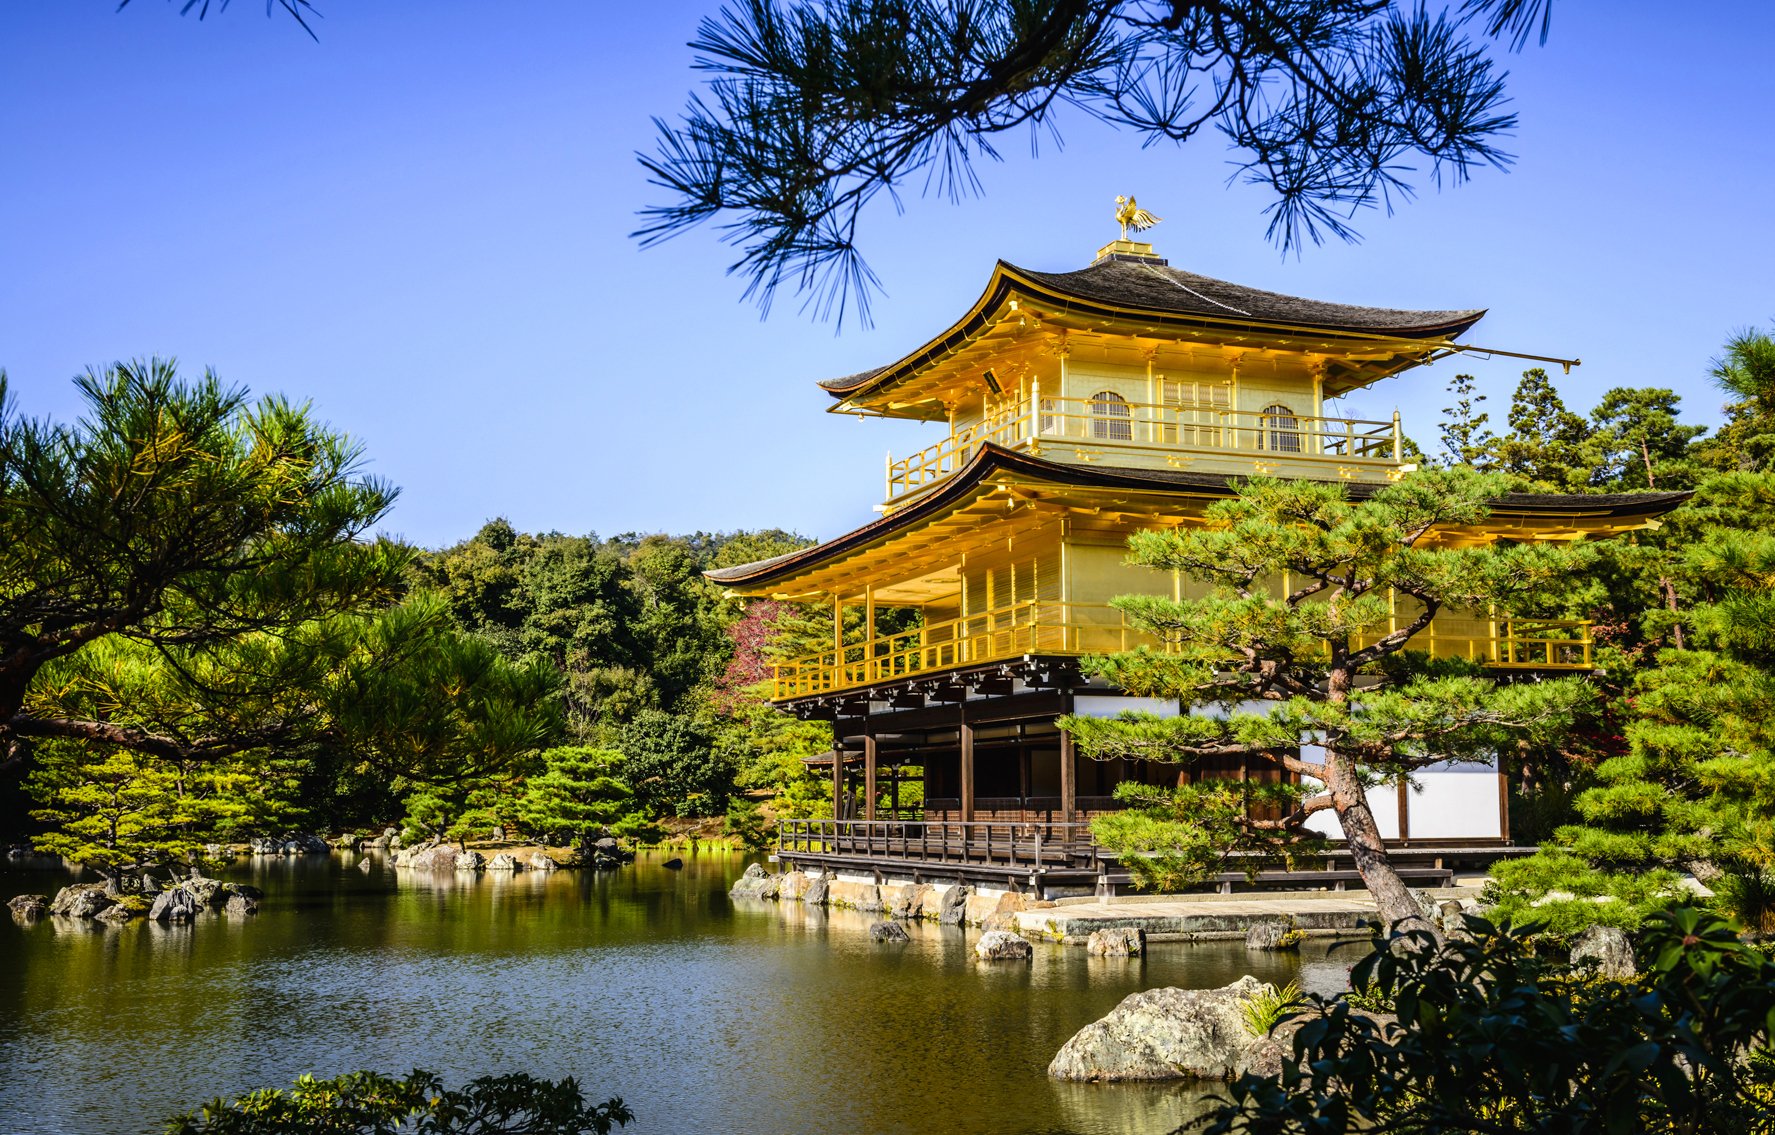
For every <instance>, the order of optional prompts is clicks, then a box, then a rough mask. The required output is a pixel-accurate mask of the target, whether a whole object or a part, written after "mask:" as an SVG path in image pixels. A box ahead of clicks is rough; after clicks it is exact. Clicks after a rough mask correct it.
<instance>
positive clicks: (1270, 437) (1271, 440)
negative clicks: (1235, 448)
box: [1258, 402, 1300, 453]
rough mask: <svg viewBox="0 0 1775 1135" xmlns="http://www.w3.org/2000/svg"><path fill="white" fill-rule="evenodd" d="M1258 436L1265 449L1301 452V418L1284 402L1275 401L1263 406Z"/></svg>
mask: <svg viewBox="0 0 1775 1135" xmlns="http://www.w3.org/2000/svg"><path fill="white" fill-rule="evenodd" d="M1258 436H1259V437H1260V438H1261V439H1262V444H1263V447H1264V448H1265V449H1269V450H1273V451H1274V452H1277V453H1299V452H1300V419H1299V418H1297V417H1295V416H1294V411H1293V410H1290V409H1289V408H1288V407H1286V406H1284V405H1282V403H1280V402H1273V403H1271V404H1270V405H1268V406H1265V407H1264V408H1263V415H1262V416H1261V417H1260V418H1259V419H1258Z"/></svg>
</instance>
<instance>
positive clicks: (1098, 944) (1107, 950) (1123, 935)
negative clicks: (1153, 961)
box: [1085, 926, 1146, 958]
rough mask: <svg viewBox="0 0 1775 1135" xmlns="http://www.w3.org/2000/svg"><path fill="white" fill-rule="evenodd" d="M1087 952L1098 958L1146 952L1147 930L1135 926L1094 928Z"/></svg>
mask: <svg viewBox="0 0 1775 1135" xmlns="http://www.w3.org/2000/svg"><path fill="white" fill-rule="evenodd" d="M1085 953H1087V954H1089V955H1091V956H1092V957H1098V958H1134V957H1139V956H1140V955H1141V954H1144V953H1146V931H1144V930H1142V929H1140V928H1139V927H1135V926H1120V927H1115V928H1113V929H1109V930H1093V931H1091V936H1090V937H1089V938H1087V939H1085Z"/></svg>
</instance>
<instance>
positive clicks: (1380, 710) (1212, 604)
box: [1063, 470, 1592, 921]
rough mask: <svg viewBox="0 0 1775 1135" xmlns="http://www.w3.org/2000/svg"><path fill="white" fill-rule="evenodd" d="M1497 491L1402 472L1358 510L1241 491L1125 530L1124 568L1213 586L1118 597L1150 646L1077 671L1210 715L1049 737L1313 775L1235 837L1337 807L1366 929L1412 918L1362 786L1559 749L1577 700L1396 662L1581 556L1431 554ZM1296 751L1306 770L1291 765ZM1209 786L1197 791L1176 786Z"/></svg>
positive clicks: (1294, 488) (1465, 550)
mask: <svg viewBox="0 0 1775 1135" xmlns="http://www.w3.org/2000/svg"><path fill="white" fill-rule="evenodd" d="M1503 491H1504V486H1503V484H1502V480H1501V479H1500V478H1496V477H1486V476H1482V475H1480V474H1476V473H1473V472H1471V471H1467V470H1427V471H1423V472H1419V473H1415V474H1412V475H1411V476H1409V477H1407V478H1405V479H1403V480H1402V481H1400V482H1398V483H1396V484H1393V485H1389V486H1387V487H1386V488H1384V489H1381V490H1379V491H1378V492H1376V493H1375V494H1374V495H1373V496H1372V497H1371V498H1369V499H1368V500H1365V501H1352V500H1351V499H1350V498H1349V496H1348V493H1347V490H1346V489H1345V488H1344V487H1343V486H1341V485H1329V484H1322V483H1315V482H1304V481H1302V482H1283V481H1274V480H1254V481H1250V482H1247V483H1246V484H1244V485H1243V486H1242V487H1241V488H1240V490H1239V493H1238V495H1237V496H1236V497H1234V498H1232V499H1230V500H1224V501H1219V502H1216V503H1215V504H1213V505H1211V506H1210V507H1209V508H1208V510H1207V513H1206V517H1205V520H1206V523H1205V524H1203V525H1202V526H1200V527H1191V528H1184V529H1177V530H1172V531H1152V532H1142V533H1138V534H1136V535H1135V536H1134V537H1133V538H1131V540H1130V541H1129V547H1130V551H1131V555H1130V561H1131V562H1133V563H1138V564H1142V565H1144V566H1147V567H1152V568H1157V569H1160V570H1164V571H1176V572H1180V573H1182V574H1183V575H1184V576H1186V577H1189V578H1191V579H1195V580H1199V581H1202V582H1205V583H1207V584H1210V585H1211V586H1212V588H1213V591H1212V592H1211V594H1209V595H1208V596H1207V597H1205V598H1200V599H1185V600H1181V601H1174V600H1171V599H1167V598H1159V597H1154V596H1148V595H1135V596H1124V597H1121V598H1119V599H1117V600H1116V601H1115V604H1116V606H1117V607H1119V608H1120V609H1121V610H1122V611H1123V612H1124V614H1125V615H1126V616H1127V617H1128V619H1129V620H1130V622H1132V623H1133V624H1134V625H1136V626H1139V627H1142V628H1144V629H1146V630H1149V631H1151V632H1152V633H1154V634H1156V635H1158V636H1160V637H1161V639H1162V640H1163V642H1164V643H1165V647H1166V648H1165V650H1164V651H1154V650H1150V649H1147V650H1140V651H1136V652H1132V653H1129V654H1122V655H1115V656H1111V657H1109V658H1105V659H1098V660H1095V661H1094V662H1093V663H1092V664H1091V665H1092V669H1093V670H1094V672H1095V673H1097V674H1098V675H1100V676H1102V677H1104V678H1106V679H1108V680H1109V681H1110V682H1111V683H1113V684H1114V685H1116V686H1119V687H1121V688H1123V689H1126V690H1128V691H1129V692H1131V693H1135V694H1143V695H1151V696H1163V697H1177V698H1180V699H1182V701H1183V702H1184V703H1185V705H1186V706H1187V707H1190V708H1202V709H1211V710H1212V712H1203V713H1191V714H1187V715H1184V716H1179V717H1172V718H1158V717H1154V716H1150V715H1149V716H1142V715H1126V714H1125V715H1123V716H1122V718H1120V719H1114V720H1105V719H1094V718H1087V717H1069V718H1066V719H1064V721H1063V726H1064V727H1065V728H1067V729H1070V730H1072V732H1073V734H1074V737H1075V738H1076V741H1077V743H1078V745H1079V747H1080V749H1081V750H1082V751H1084V752H1085V753H1086V754H1088V755H1090V756H1093V757H1097V758H1099V759H1108V758H1116V757H1129V758H1137V759H1146V760H1158V761H1169V762H1175V763H1179V764H1183V763H1186V762H1189V761H1192V760H1197V759H1201V758H1213V759H1220V760H1226V759H1233V760H1238V759H1245V760H1248V761H1252V762H1255V763H1256V764H1257V765H1258V767H1260V768H1262V767H1265V766H1267V767H1270V768H1274V769H1277V770H1280V771H1281V772H1282V773H1285V774H1287V778H1289V779H1293V778H1298V779H1299V780H1300V781H1302V782H1303V783H1304V782H1309V781H1310V782H1312V784H1313V785H1314V786H1316V787H1315V788H1314V789H1313V790H1312V791H1304V790H1303V791H1300V792H1298V793H1297V794H1295V797H1294V799H1293V800H1292V801H1269V803H1270V804H1271V805H1273V806H1277V807H1278V808H1279V814H1277V815H1274V816H1271V817H1267V818H1266V817H1262V816H1259V817H1255V818H1253V819H1252V820H1250V821H1249V830H1250V831H1252V832H1254V833H1261V832H1264V831H1274V832H1283V833H1291V832H1299V831H1301V830H1302V828H1303V826H1304V825H1305V823H1306V821H1307V819H1308V818H1309V817H1311V816H1313V815H1315V814H1317V813H1320V812H1332V813H1334V814H1335V815H1336V817H1337V820H1338V823H1339V826H1340V827H1341V829H1342V832H1343V834H1344V837H1345V840H1346V841H1347V846H1348V847H1349V849H1350V851H1351V853H1352V855H1353V857H1354V859H1355V863H1356V868H1357V870H1359V871H1360V872H1361V873H1362V877H1363V880H1364V881H1365V883H1366V884H1367V886H1368V889H1369V891H1370V892H1371V893H1372V894H1373V895H1374V896H1375V899H1376V902H1377V904H1378V907H1379V910H1380V913H1381V915H1382V917H1384V918H1385V919H1387V920H1389V921H1398V920H1403V919H1416V918H1419V917H1420V914H1419V910H1418V907H1417V904H1416V902H1415V900H1414V899H1413V898H1412V896H1411V893H1410V891H1409V890H1407V888H1406V887H1405V885H1404V883H1403V882H1401V880H1400V878H1399V876H1398V874H1397V872H1395V871H1394V869H1393V867H1392V865H1391V864H1390V862H1389V861H1388V858H1387V849H1386V845H1385V843H1384V841H1383V840H1382V838H1381V835H1380V830H1379V828H1378V826H1377V824H1376V822H1375V817H1374V815H1373V813H1372V812H1371V811H1370V810H1369V806H1368V798H1367V792H1368V788H1369V786H1370V785H1372V784H1375V783H1381V782H1386V781H1392V780H1397V779H1398V778H1400V777H1407V776H1410V775H1411V774H1412V773H1413V772H1414V771H1417V770H1419V769H1423V768H1425V767H1428V766H1430V765H1432V764H1435V763H1437V762H1439V761H1444V760H1450V759H1458V760H1491V759H1494V758H1495V757H1496V755H1497V753H1499V752H1500V751H1502V750H1503V749H1504V748H1505V747H1506V746H1511V745H1515V744H1517V743H1519V742H1521V741H1531V742H1534V741H1544V740H1546V739H1548V738H1550V737H1553V736H1557V735H1558V734H1559V733H1560V732H1561V731H1563V730H1564V729H1565V728H1566V727H1568V725H1569V723H1570V722H1571V720H1572V719H1573V716H1574V715H1575V714H1576V713H1577V712H1578V711H1579V709H1580V708H1581V707H1583V706H1584V705H1586V704H1587V703H1588V702H1589V701H1590V700H1591V697H1592V694H1591V691H1590V689H1589V687H1588V686H1587V685H1585V683H1584V682H1583V681H1582V680H1579V679H1560V680H1549V681H1544V682H1525V683H1500V682H1497V681H1495V680H1494V679H1493V678H1491V677H1489V676H1486V675H1484V674H1483V673H1481V672H1480V670H1479V669H1478V668H1477V667H1476V666H1467V665H1451V664H1449V663H1446V662H1444V663H1435V664H1432V663H1430V662H1428V661H1427V660H1425V659H1423V658H1422V657H1421V656H1414V655H1412V654H1410V653H1408V652H1410V650H1411V647H1412V645H1413V639H1414V637H1415V636H1416V635H1418V634H1419V633H1420V632H1422V631H1423V630H1425V629H1426V628H1427V627H1428V626H1429V624H1430V620H1431V619H1432V618H1433V617H1434V616H1435V615H1436V614H1437V613H1438V612H1439V611H1462V610H1465V611H1475V610H1477V611H1483V610H1486V609H1488V608H1495V609H1497V610H1500V611H1506V612H1512V613H1515V614H1519V615H1530V614H1534V613H1536V612H1534V611H1533V610H1532V607H1533V605H1534V603H1535V602H1536V600H1537V598H1538V597H1539V596H1540V595H1541V594H1542V593H1543V592H1544V591H1545V590H1546V589H1547V588H1549V587H1550V586H1551V585H1552V584H1553V583H1555V582H1556V581H1558V580H1559V579H1561V578H1562V577H1563V576H1565V575H1567V574H1570V573H1572V572H1573V571H1575V570H1576V569H1577V568H1578V566H1579V565H1580V564H1581V562H1582V560H1583V559H1584V553H1583V551H1582V550H1580V549H1574V548H1571V547H1564V546H1552V545H1548V544H1543V543H1534V544H1508V543H1500V544H1489V545H1481V546H1472V547H1460V546H1458V545H1440V544H1439V543H1438V542H1437V533H1438V530H1439V529H1441V528H1444V527H1446V526H1458V525H1472V524H1478V523H1481V522H1483V520H1484V519H1485V517H1486V515H1487V514H1488V512H1489V506H1490V502H1491V501H1492V500H1494V499H1495V498H1496V497H1497V496H1498V495H1500V494H1501V493H1502V492H1503ZM1254 702H1261V703H1265V704H1264V706H1263V707H1262V708H1253V707H1252V703H1254ZM1309 742H1310V743H1312V744H1314V745H1316V746H1318V747H1319V749H1320V750H1321V752H1322V753H1323V756H1322V757H1320V758H1319V759H1309V758H1308V757H1306V756H1304V755H1303V752H1302V746H1303V744H1307V743H1309ZM1216 790H1217V789H1216V788H1215V786H1213V785H1212V783H1211V782H1209V783H1207V784H1203V783H1196V784H1192V785H1188V786H1184V787H1182V788H1180V789H1178V792H1179V794H1180V796H1183V797H1187V796H1190V795H1196V796H1200V795H1202V794H1204V793H1209V792H1213V791H1216ZM1178 811H1179V812H1181V813H1182V815H1183V816H1185V817H1187V816H1188V810H1187V809H1179V810H1178ZM1170 822H1175V823H1177V824H1179V825H1180V826H1181V827H1182V828H1185V829H1187V828H1188V827H1189V825H1190V823H1191V821H1190V820H1189V819H1187V818H1184V819H1177V818H1176V817H1175V816H1173V817H1170ZM1113 834H1114V829H1113V827H1110V826H1106V827H1105V828H1104V829H1103V831H1102V833H1101V835H1113ZM1180 834H1185V833H1180ZM1101 835H1100V838H1101Z"/></svg>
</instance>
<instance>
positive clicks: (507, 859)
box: [487, 851, 524, 871]
mask: <svg viewBox="0 0 1775 1135" xmlns="http://www.w3.org/2000/svg"><path fill="white" fill-rule="evenodd" d="M523 869H524V865H523V864H522V863H519V862H518V859H517V856H515V855H513V854H512V853H511V852H509V851H502V852H500V853H499V854H498V855H495V856H494V857H493V858H492V859H489V860H488V861H487V870H489V871H522V870H523Z"/></svg>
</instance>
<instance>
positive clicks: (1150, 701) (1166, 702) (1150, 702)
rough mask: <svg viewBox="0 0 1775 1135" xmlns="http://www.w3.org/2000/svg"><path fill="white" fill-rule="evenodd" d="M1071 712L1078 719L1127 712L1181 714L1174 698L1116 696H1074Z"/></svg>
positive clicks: (1112, 715) (1161, 714) (1164, 715)
mask: <svg viewBox="0 0 1775 1135" xmlns="http://www.w3.org/2000/svg"><path fill="white" fill-rule="evenodd" d="M1072 711H1073V712H1074V713H1076V714H1078V715H1079V716H1080V717H1114V716H1115V715H1116V714H1118V713H1129V712H1135V713H1152V714H1157V715H1158V716H1160V717H1176V716H1178V715H1179V714H1180V713H1182V712H1183V711H1182V710H1181V709H1180V708H1179V706H1178V704H1177V699H1176V698H1132V697H1121V696H1119V695H1116V694H1075V695H1074V696H1073V699H1072Z"/></svg>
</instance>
